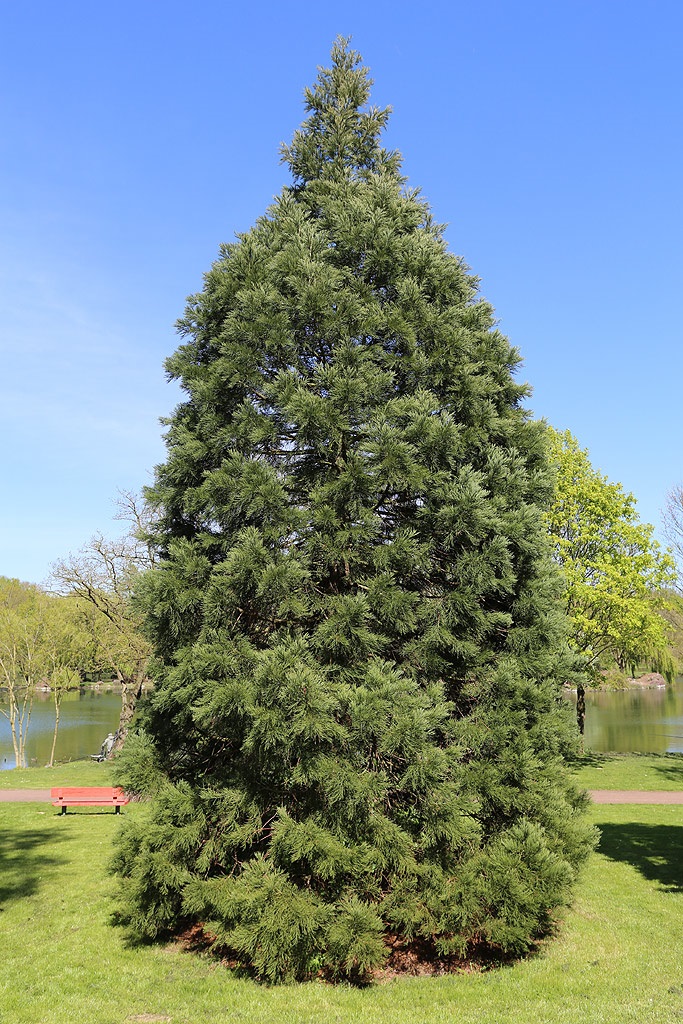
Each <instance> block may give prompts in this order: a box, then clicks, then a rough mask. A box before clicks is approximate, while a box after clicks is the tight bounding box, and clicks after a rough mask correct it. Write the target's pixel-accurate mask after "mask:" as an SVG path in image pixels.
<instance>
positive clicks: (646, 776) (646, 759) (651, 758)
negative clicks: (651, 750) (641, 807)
mask: <svg viewBox="0 0 683 1024" xmlns="http://www.w3.org/2000/svg"><path fill="white" fill-rule="evenodd" d="M576 769H577V771H576V777H577V780H578V782H579V784H580V785H582V786H585V788H586V789H645V790H649V789H664V790H673V789H683V754H586V755H585V756H584V757H582V758H579V760H578V761H577V764H576Z"/></svg>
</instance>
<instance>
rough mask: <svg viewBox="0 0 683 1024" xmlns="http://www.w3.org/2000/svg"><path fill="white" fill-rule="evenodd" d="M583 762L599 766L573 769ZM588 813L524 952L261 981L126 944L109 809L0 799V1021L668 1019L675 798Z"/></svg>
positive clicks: (674, 938) (415, 1023)
mask: <svg viewBox="0 0 683 1024" xmlns="http://www.w3.org/2000/svg"><path fill="white" fill-rule="evenodd" d="M633 761H634V763H633V764H632V765H631V768H632V769H633V772H634V773H635V774H633V775H632V776H630V777H631V778H632V779H633V778H636V777H637V772H636V768H637V765H640V766H641V768H643V771H644V778H645V781H647V779H648V778H649V777H650V770H651V769H653V768H655V767H656V764H657V763H658V762H648V761H647V760H644V759H641V758H636V759H633ZM87 767H88V768H90V767H91V766H87ZM93 767H94V768H95V769H98V768H99V767H100V766H97V765H94V766H93ZM621 768H622V769H624V765H623V764H622V765H621ZM645 769H647V770H645ZM106 770H107V768H106V766H105V771H106ZM589 770H590V771H593V770H599V769H597V768H596V766H594V765H593V766H592V765H585V766H584V767H582V769H581V772H584V771H589ZM603 770H605V767H604V768H603ZM43 771H44V770H41V769H31V770H30V773H31V774H30V778H31V780H33V778H37V776H38V774H40V775H41V778H40V780H38V781H36V782H33V781H31V784H32V785H35V787H36V788H41V787H43V786H44V785H46V783H45V781H44V779H43V778H42V772H43ZM51 771H55V769H52V770H51ZM33 773H35V775H34V774H33ZM3 774H5V775H11V774H14V773H10V772H6V773H3ZM622 777H623V776H622ZM656 777H657V776H655V778H656ZM99 778H100V779H101V776H99ZM60 781H63V782H68V781H71V778H69V779H67V778H64V779H60ZM77 781H81V779H78V780H77ZM582 781H583V780H582ZM14 784H15V785H17V786H18V785H25V784H28V783H27V782H25V781H24V780H22V781H21V782H19V781H17V782H15V783H14ZM629 785H631V783H629ZM634 788H637V787H635V786H634ZM655 788H664V787H663V786H659V785H658V786H657V787H655ZM136 813H139V808H138V807H136V806H134V805H133V806H129V807H128V808H126V816H127V815H132V814H136ZM591 817H592V819H593V820H594V821H595V823H596V824H597V825H598V826H599V827H600V828H601V830H602V836H603V838H602V842H601V846H600V850H599V851H598V853H596V854H595V855H594V856H593V857H592V858H591V860H590V862H589V864H588V865H587V866H586V868H585V869H584V872H583V874H582V878H581V881H580V884H579V886H578V889H577V898H576V901H575V904H574V906H573V907H572V909H571V910H568V911H567V912H566V914H565V916H564V920H563V921H562V922H561V923H560V924H559V927H558V934H557V936H556V937H555V938H554V939H553V940H551V941H549V942H548V943H546V944H545V945H544V946H543V947H542V948H541V950H540V951H539V953H538V954H537V955H536V956H533V957H531V958H530V959H528V960H526V961H523V962H521V963H518V964H515V965H514V966H512V967H507V968H503V969H499V970H492V971H489V972H484V973H476V974H469V975H465V974H463V975H457V976H451V977H443V978H405V979H400V980H396V981H392V982H389V983H386V984H383V985H378V986H375V987H374V988H370V989H366V990H363V991H359V990H354V989H351V988H348V987H338V988H335V987H332V986H329V985H326V984H323V983H319V982H316V983H311V984H308V985H304V986H285V987H279V988H268V987H265V986H260V985H257V984H255V983H254V982H252V981H250V980H246V979H240V978H238V977H235V975H234V974H232V973H231V972H229V971H228V970H226V969H225V968H224V967H222V966H221V965H219V964H216V963H214V962H213V961H211V960H209V959H204V958H200V957H198V956H196V955H194V954H190V953H187V952H184V951H182V950H181V949H180V948H178V947H176V946H157V947H154V946H151V947H143V948H138V949H130V948H127V947H126V944H125V941H124V936H123V934H122V932H121V931H120V930H119V929H116V928H113V927H111V926H110V924H109V917H110V914H111V911H112V908H113V902H112V893H113V890H114V883H113V881H112V879H110V878H109V877H108V875H107V873H106V863H107V861H108V858H109V855H110V849H111V840H112V837H113V836H114V835H115V833H116V831H117V830H118V829H119V828H120V827H121V824H122V821H121V819H120V818H119V817H117V816H115V815H114V814H112V813H111V812H110V811H105V810H101V811H100V810H96V811H85V810H79V811H74V812H72V813H70V814H69V815H68V816H67V817H66V818H60V817H59V816H58V814H57V813H56V812H55V811H54V810H53V809H52V808H51V807H49V806H47V805H45V804H4V805H2V804H0V908H2V909H1V910H0V933H1V934H2V938H3V943H2V945H3V956H2V959H1V962H0V1021H2V1022H3V1024H4V1022H5V1021H10V1020H11V1021H12V1022H13V1024H62V1022H63V1021H64V1020H67V1019H68V1020H69V1021H70V1024H81V1022H82V1024H86V1022H87V1024H91V1022H92V1021H97V1022H98V1024H121V1022H123V1021H149V1022H152V1021H172V1022H174V1024H200V1022H201V1024H205V1022H206V1024H218V1022H221V1024H224V1022H226V1021H231V1022H232V1021H239V1022H240V1024H257V1022H258V1024H262V1022H263V1021H268V1022H269V1024H285V1022H286V1024H313V1022H320V1021H323V1020H324V1021H325V1022H326V1024H336V1022H338V1024H360V1022H361V1021H362V1022H367V1021H369V1020H371V1021H373V1024H375V1022H377V1024H395V1022H397V1021H398V1022H400V1024H451V1022H452V1024H455V1022H456V1021H457V1022H458V1024H475V1022H476V1024H527V1022H528V1021H529V1020H533V1021H535V1022H538V1024H602V1022H604V1024H626V1022H634V1024H635V1022H636V1021H637V1022H638V1024H664V1022H666V1024H670V1022H671V1021H672V1020H675V1019H678V1018H679V1017H683V968H682V967H681V964H680V955H679V949H680V946H681V943H682V942H683V866H681V863H680V850H681V848H682V845H683V807H680V806H673V807H669V806H637V807H636V806H631V807H629V806H602V807H593V808H592V810H591ZM123 820H124V821H125V816H124V818H123Z"/></svg>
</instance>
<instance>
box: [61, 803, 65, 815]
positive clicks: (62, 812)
mask: <svg viewBox="0 0 683 1024" xmlns="http://www.w3.org/2000/svg"><path fill="white" fill-rule="evenodd" d="M59 813H60V814H66V804H62V809H61V811H60V812H59Z"/></svg>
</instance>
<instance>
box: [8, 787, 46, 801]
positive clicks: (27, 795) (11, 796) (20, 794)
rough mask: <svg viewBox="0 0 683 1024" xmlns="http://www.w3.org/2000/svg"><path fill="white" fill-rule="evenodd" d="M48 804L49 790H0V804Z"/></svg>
mask: <svg viewBox="0 0 683 1024" xmlns="http://www.w3.org/2000/svg"><path fill="white" fill-rule="evenodd" d="M37 802H40V803H47V804H49V802H50V790H49V789H0V804H2V803H5V804H9V803H12V804H19V803H22V804H26V803H37Z"/></svg>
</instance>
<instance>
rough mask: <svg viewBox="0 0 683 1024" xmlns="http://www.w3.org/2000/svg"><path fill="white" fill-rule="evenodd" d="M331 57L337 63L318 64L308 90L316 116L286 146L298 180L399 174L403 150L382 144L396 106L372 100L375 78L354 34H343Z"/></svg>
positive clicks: (285, 155) (302, 183)
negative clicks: (351, 42) (374, 103)
mask: <svg viewBox="0 0 683 1024" xmlns="http://www.w3.org/2000/svg"><path fill="white" fill-rule="evenodd" d="M331 57H332V67H330V68H318V79H317V82H316V83H315V85H314V86H313V87H312V88H306V89H305V90H304V96H305V100H306V102H305V107H306V110H307V111H309V112H310V114H311V116H310V117H309V118H308V119H307V120H306V121H304V123H303V124H302V126H301V128H299V129H298V130H297V131H296V132H295V133H294V137H293V139H292V142H291V144H290V145H283V146H282V148H281V153H282V160H283V162H284V163H287V164H289V167H290V168H291V171H292V174H293V175H294V180H295V186H299V187H301V186H305V185H306V184H308V183H309V182H311V181H315V180H319V179H321V178H322V179H337V180H339V179H343V178H355V177H362V176H364V174H367V173H368V172H369V173H377V172H379V171H382V170H384V171H385V172H388V173H391V174H393V175H396V176H398V173H399V168H400V154H399V153H397V152H389V151H387V150H386V149H384V148H383V147H382V146H381V145H380V136H381V133H382V132H383V131H384V128H385V127H386V124H387V121H388V120H389V115H390V113H391V107H384V108H383V109H379V108H378V107H372V106H367V103H368V100H369V97H370V87H371V86H372V84H373V81H372V79H371V78H370V76H369V72H368V69H367V68H366V67H365V66H364V65H363V63H362V57H361V55H360V54H359V53H358V52H357V51H356V50H352V49H350V47H349V39H345V38H343V37H341V36H338V37H337V39H336V40H335V42H334V45H333V47H332V54H331Z"/></svg>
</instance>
